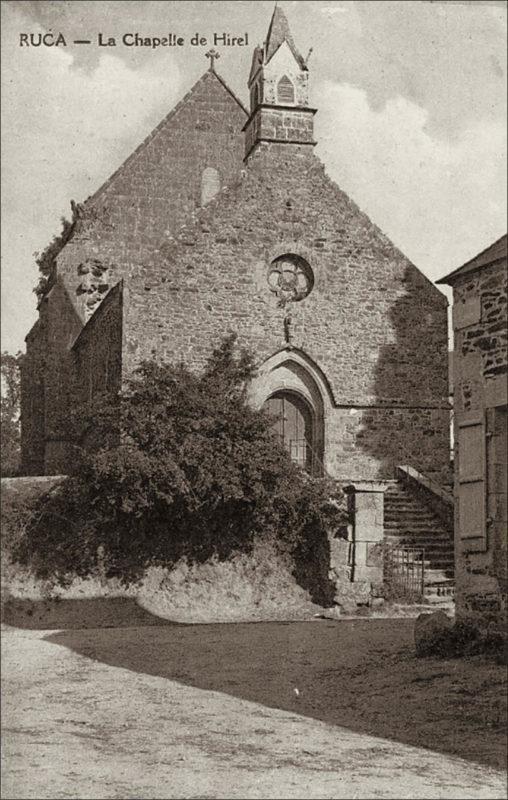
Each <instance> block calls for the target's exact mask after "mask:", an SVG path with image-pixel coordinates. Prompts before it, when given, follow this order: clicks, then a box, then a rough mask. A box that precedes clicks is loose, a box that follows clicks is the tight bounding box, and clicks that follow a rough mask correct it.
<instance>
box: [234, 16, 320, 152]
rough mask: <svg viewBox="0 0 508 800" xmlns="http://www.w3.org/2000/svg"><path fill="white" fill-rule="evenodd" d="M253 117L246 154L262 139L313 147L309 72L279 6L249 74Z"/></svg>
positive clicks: (246, 127) (248, 133) (246, 134)
mask: <svg viewBox="0 0 508 800" xmlns="http://www.w3.org/2000/svg"><path fill="white" fill-rule="evenodd" d="M248 86H249V91H250V116H249V119H248V120H247V122H246V124H245V126H244V131H245V157H246V158H247V157H248V156H249V155H250V153H251V152H252V151H253V150H254V148H255V147H256V145H258V144H259V143H260V142H277V143H285V144H302V145H309V146H311V147H313V146H314V145H315V144H316V143H315V141H314V124H313V120H314V114H315V113H316V109H315V108H310V106H309V71H308V68H307V63H306V61H305V60H304V59H303V57H302V55H301V54H300V53H299V51H298V50H297V48H296V45H295V43H294V41H293V37H292V35H291V31H290V29H289V24H288V21H287V19H286V16H285V14H284V12H283V10H282V9H281V8H280V6H276V7H275V9H274V12H273V16H272V21H271V22H270V27H269V29H268V35H267V37H266V42H265V43H264V46H263V47H256V48H255V50H254V54H253V58H252V66H251V70H250V75H249V82H248Z"/></svg>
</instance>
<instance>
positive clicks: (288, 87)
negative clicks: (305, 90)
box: [277, 75, 295, 105]
mask: <svg viewBox="0 0 508 800" xmlns="http://www.w3.org/2000/svg"><path fill="white" fill-rule="evenodd" d="M277 101H278V102H279V103H284V105H287V104H289V103H294V102H295V87H294V86H293V82H292V81H291V79H290V78H288V76H287V75H283V76H282V78H281V79H280V81H279V82H278V84H277Z"/></svg>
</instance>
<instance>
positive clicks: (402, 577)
mask: <svg viewBox="0 0 508 800" xmlns="http://www.w3.org/2000/svg"><path fill="white" fill-rule="evenodd" d="M384 584H385V590H386V595H387V598H388V599H391V600H401V601H405V602H412V603H417V602H419V601H421V600H422V599H423V595H424V591H425V548H424V547H406V546H396V545H385V547H384Z"/></svg>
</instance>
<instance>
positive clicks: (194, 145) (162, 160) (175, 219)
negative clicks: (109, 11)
mask: <svg viewBox="0 0 508 800" xmlns="http://www.w3.org/2000/svg"><path fill="white" fill-rule="evenodd" d="M245 118H246V114H245V112H244V111H243V109H242V108H241V107H240V106H239V104H238V103H237V101H236V100H235V99H234V98H233V97H232V96H231V95H230V94H229V92H228V91H227V90H226V89H225V88H224V87H223V86H222V84H221V83H220V82H219V80H218V79H217V78H216V77H215V76H213V75H212V74H211V73H206V75H205V76H203V78H202V79H201V80H200V81H199V82H198V84H197V85H196V86H195V87H194V89H193V90H191V92H189V94H188V95H186V97H184V98H183V100H182V101H181V103H179V104H178V106H177V107H176V108H175V109H174V110H173V112H172V113H171V114H170V115H169V116H168V118H167V119H166V120H164V121H163V122H162V123H161V125H160V126H159V128H158V129H156V131H155V132H154V134H153V135H151V136H150V137H149V138H148V140H146V141H145V142H144V143H143V144H142V145H141V146H140V147H139V148H138V150H137V151H135V153H134V154H133V155H132V156H131V157H130V158H129V159H128V160H127V161H126V162H125V163H124V164H123V165H122V167H120V169H119V170H118V171H117V172H116V173H115V174H114V175H113V176H112V177H111V179H110V180H109V181H108V182H107V183H106V184H105V185H104V186H103V187H102V188H101V190H99V192H97V193H96V195H95V196H93V197H92V198H90V200H89V201H87V203H85V205H84V206H82V207H81V208H80V209H79V212H78V218H77V220H76V222H75V227H74V231H73V235H72V237H71V238H70V240H69V241H68V242H67V244H66V245H65V247H64V248H63V249H62V251H61V252H60V253H59V255H58V257H57V259H56V272H55V285H54V286H53V288H52V289H51V290H50V292H48V294H47V295H46V296H45V297H44V298H43V301H42V303H41V310H40V313H41V316H44V317H45V319H46V320H47V329H48V337H47V358H46V368H45V385H46V395H47V398H46V410H47V414H46V446H45V450H46V454H45V467H44V469H45V472H46V473H48V474H60V473H63V472H66V471H67V469H68V466H69V465H72V458H73V456H72V453H73V449H74V445H73V442H72V441H71V440H70V439H69V437H68V430H67V429H68V418H69V411H70V409H71V406H72V403H71V400H70V397H69V390H70V389H69V387H71V385H72V382H73V368H74V365H73V359H72V356H71V352H70V348H71V346H72V345H73V343H74V341H75V340H76V338H77V336H78V334H79V332H80V330H81V329H82V328H83V326H85V325H87V324H88V323H89V321H90V320H91V319H92V318H93V316H94V314H95V313H96V312H97V309H99V308H100V306H101V303H102V302H104V299H105V298H107V297H108V293H109V292H110V291H111V289H112V287H115V286H116V285H117V284H118V283H119V281H120V280H122V278H123V277H124V276H130V275H133V276H136V277H137V279H139V281H140V282H141V283H143V276H144V273H145V271H146V270H147V269H148V270H149V265H150V263H151V262H152V261H153V259H154V258H156V254H157V252H158V249H159V247H160V244H161V240H163V239H164V237H165V236H167V235H168V234H169V232H170V231H172V230H173V229H175V228H177V227H178V226H179V225H181V223H182V222H183V220H184V219H185V218H187V216H189V215H191V214H192V212H193V211H195V209H196V208H198V207H199V205H200V202H201V179H202V173H203V171H204V169H205V168H207V167H213V168H214V169H215V168H216V169H217V170H218V172H219V178H220V181H221V183H227V182H230V181H232V180H234V179H236V178H237V177H238V175H239V172H240V169H241V167H242V166H243V160H242V159H243V136H242V134H241V128H242V126H243V123H244V121H245Z"/></svg>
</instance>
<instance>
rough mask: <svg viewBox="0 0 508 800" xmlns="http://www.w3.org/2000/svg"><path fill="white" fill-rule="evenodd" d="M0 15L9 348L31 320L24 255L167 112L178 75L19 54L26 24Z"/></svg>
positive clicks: (28, 263)
mask: <svg viewBox="0 0 508 800" xmlns="http://www.w3.org/2000/svg"><path fill="white" fill-rule="evenodd" d="M2 16H3V47H2V56H3V62H4V63H3V70H2V73H3V81H2V83H3V86H2V94H3V104H2V110H3V114H2V132H3V148H2V150H3V152H2V167H3V168H2V185H3V209H2V222H3V224H2V252H3V271H2V284H3V291H2V304H3V314H2V326H3V332H4V338H3V342H2V346H3V348H8V349H13V348H17V347H19V346H20V345H21V342H22V340H23V336H24V334H25V333H26V332H27V331H28V329H29V327H30V325H31V324H32V323H33V321H34V320H35V318H36V314H35V311H34V308H35V303H34V295H33V294H32V287H33V286H34V284H35V283H36V281H37V268H36V266H35V264H34V259H33V252H34V251H35V250H42V249H43V248H44V247H45V245H46V244H47V243H48V242H49V241H50V239H51V238H52V236H53V235H54V234H55V233H57V232H59V229H60V223H59V219H60V217H61V216H62V215H66V216H69V215H70V208H69V203H70V200H71V199H75V200H77V201H82V200H84V199H85V198H86V197H87V196H88V195H89V194H92V193H93V192H94V191H95V190H96V189H98V188H99V186H100V184H101V183H102V182H103V181H104V180H106V179H107V178H108V177H109V175H110V174H111V173H112V172H114V170H115V169H116V168H117V167H118V166H119V165H120V164H121V163H122V161H123V160H124V159H125V158H126V157H127V156H128V155H129V154H130V153H131V151H132V150H133V149H134V148H135V147H136V146H137V145H138V144H139V143H140V142H141V141H142V140H143V138H144V137H145V136H146V135H148V133H150V131H151V130H152V129H153V127H154V126H155V125H156V124H157V123H158V122H159V121H160V118H161V116H162V114H161V109H166V113H167V112H168V111H169V110H170V109H171V107H172V106H173V105H174V102H175V100H176V98H177V95H178V91H179V75H178V70H177V67H176V66H175V63H174V60H173V58H172V56H171V55H169V54H164V57H163V58H153V59H149V60H147V61H146V62H145V63H144V64H143V66H142V67H141V68H138V69H136V70H133V69H131V68H130V67H129V66H128V65H126V64H125V63H124V62H123V61H121V60H120V59H119V58H117V57H116V56H114V55H110V54H109V53H108V54H104V55H101V58H100V60H99V63H98V65H97V66H96V68H95V69H94V70H93V71H92V72H90V73H86V72H83V71H81V70H78V69H75V68H74V67H73V59H72V56H71V55H69V53H68V52H67V51H66V50H65V49H63V48H55V47H53V48H44V47H40V48H36V49H28V48H26V49H24V48H23V49H22V50H21V49H20V48H19V46H18V44H17V35H18V32H19V31H20V30H26V29H28V28H27V22H26V20H25V19H24V18H23V16H22V15H21V14H20V13H19V12H17V11H16V10H14V11H10V10H9V12H4V13H3V15H2ZM34 28H35V30H37V26H34V25H33V23H31V26H30V29H31V30H34ZM161 64H162V65H163V66H162V68H161Z"/></svg>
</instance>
